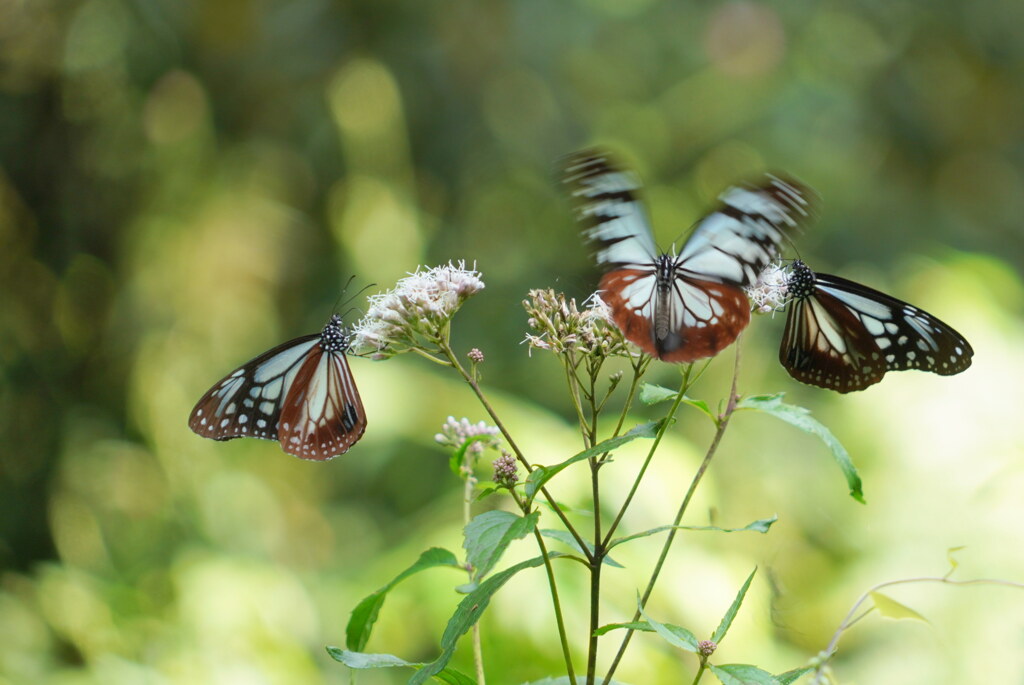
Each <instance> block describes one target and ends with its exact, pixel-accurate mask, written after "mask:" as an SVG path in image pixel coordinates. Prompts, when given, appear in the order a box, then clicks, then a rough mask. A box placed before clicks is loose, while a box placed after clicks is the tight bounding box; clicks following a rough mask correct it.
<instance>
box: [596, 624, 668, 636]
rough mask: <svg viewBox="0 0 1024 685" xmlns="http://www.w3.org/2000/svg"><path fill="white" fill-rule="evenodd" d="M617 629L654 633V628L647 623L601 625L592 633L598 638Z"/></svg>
mask: <svg viewBox="0 0 1024 685" xmlns="http://www.w3.org/2000/svg"><path fill="white" fill-rule="evenodd" d="M619 629H627V630H642V631H643V632H645V633H653V632H654V628H652V627H651V624H650V623H648V622H647V621H634V622H631V623H609V624H607V625H603V626H601V627H600V628H598V629H597V630H595V631H594V635H598V636H600V635H604V634H605V633H610V632H611V631H613V630H619Z"/></svg>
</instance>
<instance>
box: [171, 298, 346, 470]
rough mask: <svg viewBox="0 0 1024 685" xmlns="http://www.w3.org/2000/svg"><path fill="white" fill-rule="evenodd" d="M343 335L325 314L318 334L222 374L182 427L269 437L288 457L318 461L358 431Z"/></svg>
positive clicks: (341, 449)
mask: <svg viewBox="0 0 1024 685" xmlns="http://www.w3.org/2000/svg"><path fill="white" fill-rule="evenodd" d="M350 344H351V335H350V333H349V332H348V331H346V330H345V328H343V327H342V324H341V317H340V316H338V315H337V314H335V315H333V316H331V320H330V321H328V322H327V325H326V326H324V329H323V330H322V331H321V332H319V333H314V334H312V335H305V336H302V337H301V338H295V339H294V340H289V341H288V342H286V343H284V344H282V345H278V346H277V347H275V348H274V349H272V350H270V351H269V352H265V353H263V354H261V355H260V356H258V357H256V358H255V359H253V360H251V361H249V362H247V363H246V364H244V365H242V366H241V367H240V368H238V369H236V370H235V371H233V372H231V373H230V374H228V375H227V376H225V377H224V378H223V379H222V380H221V381H220V382H218V383H217V384H216V385H214V386H213V387H212V388H210V390H209V391H207V393H206V394H205V395H203V397H202V399H200V400H199V402H197V403H196V406H195V408H194V409H193V410H192V415H191V416H190V417H189V420H188V425H189V428H191V429H192V430H193V431H194V432H195V433H197V434H199V435H201V436H203V437H204V438H212V439H214V440H231V439H233V438H246V437H248V438H263V439H265V440H277V441H279V442H280V443H281V449H283V450H284V451H285V452H287V453H288V454H292V455H295V456H296V457H301V458H302V459H312V460H315V461H324V460H326V459H331V458H332V457H336V456H338V455H340V454H343V453H345V452H346V451H348V449H349V448H350V447H352V445H354V444H355V443H356V441H357V440H359V438H360V437H362V435H363V431H364V430H366V412H365V411H364V410H363V403H362V401H361V400H360V399H359V391H358V390H357V389H356V384H355V381H354V380H353V379H352V372H351V371H350V370H349V368H348V361H347V360H346V359H345V354H346V352H347V351H348V348H349V345H350Z"/></svg>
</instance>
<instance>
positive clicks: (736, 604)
mask: <svg viewBox="0 0 1024 685" xmlns="http://www.w3.org/2000/svg"><path fill="white" fill-rule="evenodd" d="M755 573H757V568H756V567H755V568H754V570H753V571H751V572H750V575H749V576H747V582H745V583H743V587H741V588H740V591H739V592H737V593H736V599H734V600H733V601H732V605H730V606H729V610H728V611H726V612H725V616H723V617H722V622H721V623H719V624H718V627H717V628H715V634H714V635H712V636H711V641H712V642H714V643H715V644H719V643H721V642H722V639H723V638H724V637H725V634H726V633H727V632H729V626H731V625H732V622H733V620H734V619H735V618H736V612H738V611H739V610H740V606H741V605H742V604H743V598H744V597H746V596H747V590H748V589H749V588H750V581H752V580H754V574H755Z"/></svg>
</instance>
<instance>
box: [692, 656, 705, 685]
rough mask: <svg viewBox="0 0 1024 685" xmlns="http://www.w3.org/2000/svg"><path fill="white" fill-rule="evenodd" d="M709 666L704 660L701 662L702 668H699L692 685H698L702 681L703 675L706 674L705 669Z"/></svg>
mask: <svg viewBox="0 0 1024 685" xmlns="http://www.w3.org/2000/svg"><path fill="white" fill-rule="evenodd" d="M707 668H708V666H707V663H706V662H704V661H701V662H700V668H698V669H697V675H696V677H694V679H693V682H692V683H691V684H690V685H697V683H699V682H700V678H701V676H703V675H704V671H706V670H707Z"/></svg>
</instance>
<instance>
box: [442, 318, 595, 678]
mask: <svg viewBox="0 0 1024 685" xmlns="http://www.w3.org/2000/svg"><path fill="white" fill-rule="evenodd" d="M435 342H437V345H438V349H440V350H441V352H443V353H444V355H445V356H446V357H448V361H449V362H451V365H452V366H453V367H454V368H455V369H456V370H457V371H458V372H459V374H460V375H461V376H462V378H463V379H465V381H466V383H468V384H469V387H470V388H472V390H473V393H474V394H475V395H476V397H477V399H478V400H479V401H480V404H481V405H483V407H484V409H485V410H486V411H487V415H488V416H490V417H491V420H492V421H494V425H496V426H497V427H498V430H500V431H501V434H502V435H503V436H504V437H505V440H506V442H508V446H509V447H510V448H511V449H512V451H513V452H514V453H515V455H516V458H517V459H518V460H519V461H520V463H522V464H523V466H525V467H526V470H527V471H533V465H532V464H530V462H529V461H528V460H527V459H526V456H525V455H524V454H523V452H522V450H520V449H519V446H518V445H516V443H515V440H513V439H512V435H511V434H510V433H509V432H508V429H507V428H505V424H504V423H502V422H501V419H500V418H498V414H497V412H495V411H494V408H493V407H491V403H490V402H488V401H487V398H486V397H485V396H484V393H483V390H481V389H480V385H479V384H478V383H477V382H476V378H474V377H473V376H471V375H470V374H469V373H467V372H466V369H465V368H463V366H462V364H460V363H459V359H458V357H456V356H455V351H454V350H452V348H451V346H450V345H449V344H448V341H447V338H441V339H439V340H437V341H435ZM509 492H510V493H511V494H512V496H513V498H515V500H516V503H517V504H519V506H520V508H521V509H523V510H524V512H525V511H526V507H525V505H524V504H523V503H522V502H520V500H519V497H518V496H517V495H516V493H515V490H511V489H510V490H509ZM541 493H542V494H543V495H544V497H546V498H547V500H548V502H550V503H551V509H552V511H554V512H555V514H557V515H558V518H559V519H561V521H562V523H563V524H564V525H565V527H566V530H568V531H569V533H570V534H571V535H572V536H573V537H574V538H575V539H576V542H577V543H578V544H579V547H580V550H582V552H583V554H584V555H585V556H586V557H587V561H588V562H589V561H591V559H592V556H593V555H591V554H590V552H589V551H588V550H587V546H586V544H584V542H583V539H582V538H580V536H579V533H578V532H576V529H575V528H574V527H573V525H572V524H571V523H570V522H569V520H568V519H567V518H566V517H565V514H564V513H563V512H562V510H561V508H560V507H559V506H558V503H557V502H555V500H554V498H553V497H551V495H550V494H549V493H548V491H547V490H546V489H544V488H541ZM533 535H534V538H536V540H537V547H538V548H539V549H540V554H541V557H542V558H543V559H544V570H545V571H546V572H547V576H548V587H549V588H550V589H551V602H552V605H553V607H554V611H555V622H556V623H557V624H558V639H559V641H560V642H561V643H562V654H563V656H564V657H565V668H566V671H567V674H568V676H569V682H571V683H575V682H576V675H575V671H574V670H573V667H572V657H571V655H570V654H569V640H568V638H567V637H566V632H565V621H564V619H563V618H562V605H561V602H560V601H559V599H558V585H557V584H556V582H555V571H554V569H553V568H552V567H551V556H550V555H549V554H548V548H547V545H545V544H544V538H543V537H542V536H541V534H540V531H539V530H536V529H534V531H533Z"/></svg>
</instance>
